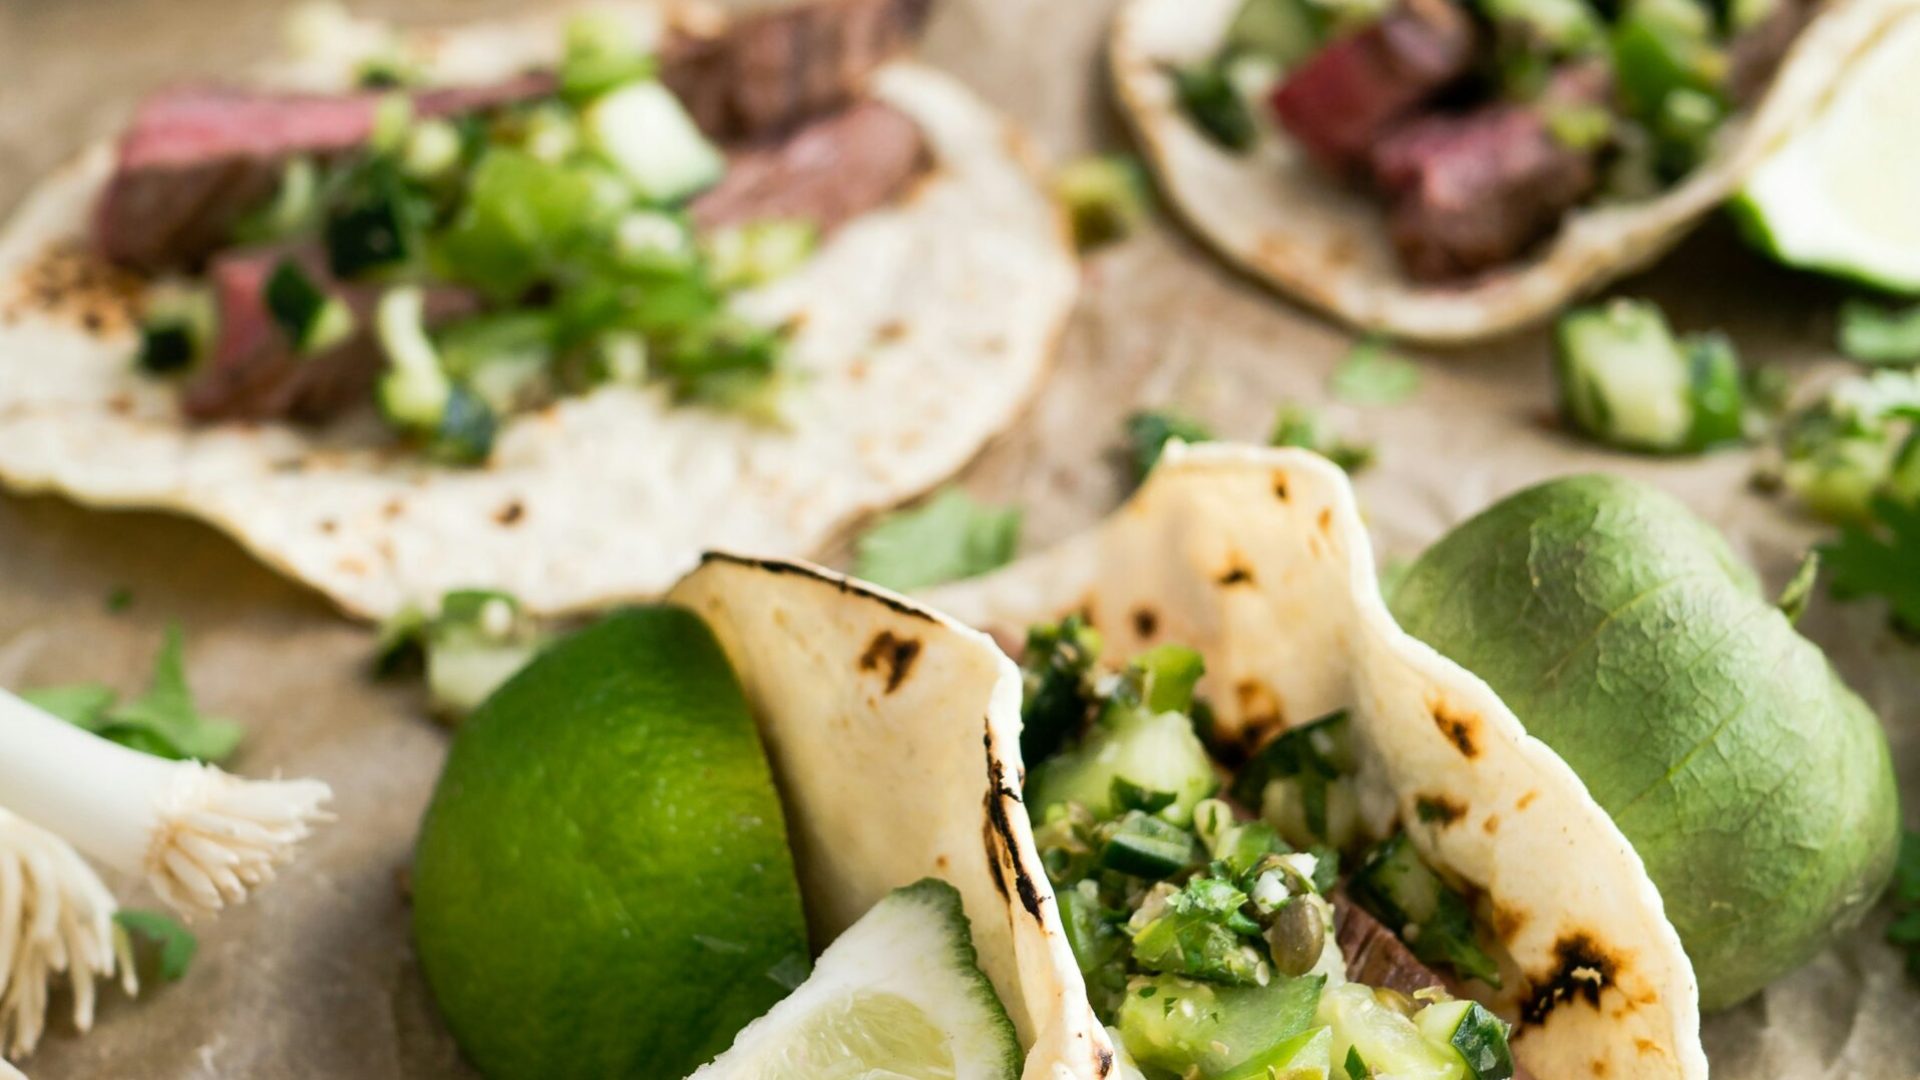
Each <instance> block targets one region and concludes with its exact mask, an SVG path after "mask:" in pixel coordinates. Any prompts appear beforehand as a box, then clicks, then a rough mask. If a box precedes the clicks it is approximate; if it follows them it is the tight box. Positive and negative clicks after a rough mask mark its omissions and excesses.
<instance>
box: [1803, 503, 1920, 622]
mask: <svg viewBox="0 0 1920 1080" xmlns="http://www.w3.org/2000/svg"><path fill="white" fill-rule="evenodd" d="M1870 507H1871V510H1872V521H1870V522H1868V523H1867V524H1864V525H1859V524H1849V525H1844V526H1842V527H1841V530H1840V537H1839V539H1838V540H1836V541H1834V542H1833V543H1831V544H1827V545H1825V546H1823V547H1822V548H1821V549H1820V557H1821V560H1822V561H1823V562H1824V564H1825V565H1826V567H1827V569H1828V572H1829V574H1830V577H1829V579H1828V580H1829V581H1830V582H1831V585H1830V587H1831V588H1832V590H1833V595H1834V596H1835V597H1837V598H1839V599H1841V600H1855V599H1860V598H1863V597H1880V598H1882V599H1885V600H1886V601H1887V603H1888V605H1889V607H1890V608H1891V612H1892V617H1893V624H1894V627H1895V629H1897V630H1899V631H1900V632H1901V633H1902V634H1905V635H1907V636H1910V637H1920V501H1916V502H1908V501H1903V500H1898V499H1891V498H1886V497H1881V498H1876V499H1874V500H1873V501H1872V503H1871V504H1870Z"/></svg>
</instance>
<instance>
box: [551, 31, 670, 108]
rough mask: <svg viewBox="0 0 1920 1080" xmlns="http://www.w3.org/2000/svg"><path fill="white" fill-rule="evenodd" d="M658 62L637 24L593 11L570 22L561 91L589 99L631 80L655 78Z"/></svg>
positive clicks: (562, 66) (563, 62)
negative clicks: (640, 34) (638, 31)
mask: <svg viewBox="0 0 1920 1080" xmlns="http://www.w3.org/2000/svg"><path fill="white" fill-rule="evenodd" d="M655 68H656V65H655V63H654V60H653V57H652V56H651V55H649V54H648V53H647V51H646V49H645V48H644V47H643V42H642V41H641V39H640V36H639V35H638V34H637V33H636V32H635V27H634V26H633V25H632V24H631V23H630V22H629V21H628V20H626V19H622V18H619V17H618V16H616V15H614V14H613V13H611V12H589V13H587V14H584V15H578V16H575V17H574V19H573V20H572V21H571V22H569V23H568V24H567V46H566V56H565V58H564V59H563V60H562V61H561V62H560V92H561V94H562V95H564V96H565V97H566V98H567V99H568V100H569V101H585V100H587V99H589V98H593V97H597V96H599V95H601V94H604V93H606V92H607V91H609V90H612V89H614V88H615V87H618V86H621V85H624V84H626V83H630V82H637V81H640V80H644V79H651V78H653V76H654V73H655Z"/></svg>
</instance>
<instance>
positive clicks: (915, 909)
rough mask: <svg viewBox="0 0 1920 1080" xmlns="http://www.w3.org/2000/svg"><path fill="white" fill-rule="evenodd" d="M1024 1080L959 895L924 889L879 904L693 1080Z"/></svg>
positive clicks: (940, 886)
mask: <svg viewBox="0 0 1920 1080" xmlns="http://www.w3.org/2000/svg"><path fill="white" fill-rule="evenodd" d="M1019 1075H1020V1043H1019V1041H1018V1039H1016V1038H1015V1036H1014V1032H1013V1024H1012V1023H1011V1022H1010V1021H1009V1020H1008V1019H1007V1011H1006V1009H1004V1008H1003V1007H1001V1004H1000V999H999V998H998V997H996V996H994V992H993V985H992V984H991V983H989V982H988V981H987V977H986V976H985V975H982V974H981V973H980V967H979V964H978V962H977V960H976V958H975V956H974V951H973V939H972V937H971V935H970V934H969V933H968V930H967V916H966V913H965V912H964V911H963V910H962V909H961V906H960V894H959V893H957V892H955V891H954V889H953V886H951V885H948V884H947V883H945V882H943V881H935V880H932V879H928V880H926V881H922V882H919V883H918V884H915V885H909V886H907V887H906V888H904V889H898V890H895V891H894V892H892V893H891V894H889V895H888V896H887V897H886V898H885V899H883V900H881V901H880V902H879V903H878V904H875V905H874V907H873V909H872V910H871V911H869V912H867V914H866V915H865V916H864V917H862V918H861V920H860V921H859V922H857V923H855V924H854V925H853V926H852V927H851V928H850V929H848V930H847V932H846V933H844V934H842V935H840V938H839V940H837V941H835V942H834V943H833V944H832V945H831V946H829V947H828V949H827V951H826V952H824V953H822V954H821V955H820V960H819V963H817V964H816V965H815V966H814V970H813V976H812V977H811V978H809V979H808V980H807V981H806V982H805V983H802V984H801V986H800V988H799V989H798V990H795V991H794V992H793V994H792V996H790V997H788V998H787V999H786V1000H785V1001H782V1002H781V1003H780V1004H778V1005H776V1006H774V1008H773V1011H772V1012H770V1013H768V1014H767V1015H765V1016H763V1017H761V1018H760V1019H758V1020H756V1021H754V1022H753V1023H752V1024H749V1025H748V1026H747V1028H746V1030H744V1031H742V1032H741V1033H740V1037H739V1038H738V1039H736V1040H734V1044H733V1048H732V1049H730V1050H728V1051H727V1052H726V1053H725V1054H722V1055H721V1056H720V1057H719V1058H718V1059H717V1060H715V1061H714V1062H713V1064H711V1065H708V1066H707V1067H706V1068H703V1069H701V1070H700V1071H699V1072H697V1073H695V1074H694V1080H1013V1078H1014V1077H1017V1076H1019Z"/></svg>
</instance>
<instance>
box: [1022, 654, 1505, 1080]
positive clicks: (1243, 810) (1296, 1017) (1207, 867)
mask: <svg viewBox="0 0 1920 1080" xmlns="http://www.w3.org/2000/svg"><path fill="white" fill-rule="evenodd" d="M1100 649H1101V640H1100V637H1099V635H1098V633H1097V632H1096V631H1094V630H1093V629H1092V628H1091V627H1089V626H1087V625H1086V624H1085V623H1084V622H1083V621H1082V620H1081V619H1080V618H1079V617H1077V616H1070V617H1068V618H1067V619H1066V620H1064V621H1062V622H1060V623H1058V624H1054V625H1048V626H1041V627H1037V628H1035V629H1034V630H1032V631H1031V632H1030V634H1029V637H1028V641H1027V648H1026V652H1025V659H1024V663H1023V669H1024V674H1025V688H1026V696H1025V706H1024V709H1023V712H1024V716H1023V720H1024V723H1025V731H1024V733H1023V736H1022V743H1023V747H1022V749H1023V753H1024V754H1026V755H1027V760H1029V761H1031V762H1034V764H1033V765H1032V768H1031V771H1030V772H1029V774H1028V777H1027V783H1026V790H1025V796H1026V804H1027V807H1028V811H1029V813H1030V815H1031V816H1032V819H1033V823H1034V841H1035V843H1036V845H1037V847H1038V848H1039V851H1040V855H1041V859H1042V861H1043V863H1044V865H1045V867H1046V871H1047V875H1048V877H1049V879H1050V880H1051V882H1052V884H1053V888H1054V891H1055V894H1056V895H1057V897H1058V898H1059V902H1060V914H1061V922H1062V925H1063V926H1064V928H1065V930H1066V935H1067V940H1068V942H1069V944H1070V945H1071V946H1072V949H1073V954H1074V958H1075V960H1076V961H1077V963H1078V966H1079V968H1080V971H1081V973H1082V975H1083V976H1084V978H1085V980H1086V985H1087V993H1088V997H1089V999H1090V1002H1091V1004H1092V1006H1093V1009H1094V1012H1095V1014H1096V1015H1097V1016H1098V1017H1099V1019H1100V1020H1101V1022H1102V1023H1105V1024H1108V1025H1110V1026H1112V1027H1114V1028H1115V1029H1117V1032H1118V1038H1117V1041H1118V1042H1119V1043H1120V1044H1121V1045H1123V1046H1124V1047H1125V1049H1126V1051H1127V1053H1128V1054H1129V1055H1130V1056H1131V1057H1132V1058H1133V1060H1134V1062H1135V1064H1136V1065H1137V1066H1138V1067H1139V1068H1141V1069H1142V1070H1143V1072H1144V1073H1145V1075H1147V1076H1148V1077H1149V1078H1160V1077H1177V1078H1181V1080H1208V1078H1266V1077H1273V1076H1282V1077H1285V1076H1326V1075H1336V1076H1337V1075H1346V1076H1351V1077H1356V1078H1362V1077H1368V1076H1393V1077H1396V1078H1423V1080H1425V1078H1431V1080H1506V1078H1509V1077H1512V1076H1513V1075H1514V1074H1515V1069H1514V1064H1513V1055H1512V1052H1511V1050H1510V1048H1509V1046H1508V1035H1509V1031H1510V1028H1509V1026H1508V1025H1507V1023H1506V1022H1504V1021H1503V1020H1501V1019H1500V1018H1499V1017H1498V1016H1496V1015H1495V1014H1494V1013H1493V1012H1492V1011H1490V1010H1488V1009H1487V1008H1486V1007H1484V1006H1482V1005H1481V1004H1479V1003H1478V1002H1475V1001H1473V1000H1470V999H1468V998H1467V997H1465V996H1464V992H1463V993H1462V996H1460V997H1456V996H1455V991H1457V990H1461V988H1462V987H1464V986H1465V985H1466V984H1467V983H1469V982H1476V981H1477V982H1480V983H1484V984H1486V985H1487V986H1488V987H1494V988H1497V987H1499V986H1500V985H1501V981H1502V976H1501V964H1500V962H1499V960H1498V959H1496V955H1495V954H1496V953H1497V952H1498V946H1497V945H1494V944H1491V936H1490V935H1486V934H1483V933H1481V932H1480V929H1479V927H1478V926H1477V925H1476V921H1475V915H1474V911H1473V908H1472V907H1471V905H1470V904H1469V903H1468V901H1467V900H1466V899H1465V898H1464V897H1463V896H1461V895H1460V894H1459V893H1457V892H1455V891H1454V890H1453V889H1452V888H1451V887H1449V886H1448V885H1447V884H1446V883H1445V882H1444V881H1443V880H1442V879H1441V877H1440V875H1439V874H1437V873H1435V871H1434V870H1433V869H1431V868H1430V867H1429V866H1428V865H1427V864H1426V863H1425V862H1424V861H1423V860H1422V859H1421V857H1420V855H1419V854H1418V853H1417V852H1416V851H1415V850H1414V848H1413V846H1412V845H1411V844H1410V843H1409V842H1408V840H1407V838H1406V836H1405V834H1404V833H1400V832H1395V833H1393V834H1391V835H1390V836H1387V837H1385V838H1380V839H1370V838H1369V837H1368V836H1367V835H1366V832H1365V829H1364V827H1363V825H1362V821H1361V818H1362V815H1361V812H1360V801H1359V798H1358V795H1357V793H1356V790H1355V786H1354V781H1353V772H1354V770H1355V761H1354V755H1353V750H1352V746H1351V743H1350V736H1349V723H1348V719H1347V715H1346V714H1345V713H1344V712H1339V713H1334V714H1332V715H1329V716H1327V717H1324V718H1322V719H1320V720H1318V721H1315V722H1313V723H1310V724H1307V725H1304V726H1301V727H1298V728H1295V729H1293V730H1290V731H1288V732H1286V733H1284V734H1282V735H1280V736H1278V737H1276V738H1274V739H1272V740H1270V741H1268V742H1267V743H1266V744H1265V745H1264V746H1263V747H1261V748H1260V749H1259V750H1257V751H1256V752H1254V753H1253V754H1252V755H1251V756H1250V757H1247V758H1246V759H1245V760H1244V761H1243V762H1241V763H1240V765H1239V767H1238V769H1237V770H1232V771H1231V773H1230V779H1227V780H1225V781H1224V782H1223V781H1222V780H1221V776H1222V774H1223V773H1227V772H1229V770H1226V769H1225V768H1224V767H1223V766H1221V765H1218V764H1216V761H1215V756H1214V755H1213V754H1210V753H1209V750H1208V747H1207V745H1206V744H1205V743H1204V742H1203V740H1202V738H1201V736H1200V734H1198V731H1203V730H1205V729H1206V726H1207V724H1206V717H1207V716H1208V709H1207V706H1206V703H1205V702H1204V701H1203V700H1198V699H1196V698H1195V697H1194V695H1193V690H1194V685H1195V682H1196V680H1198V678H1199V677H1200V675H1201V672H1202V661H1201V658H1200V655H1199V654H1198V653H1197V652H1194V651H1192V650H1190V649H1187V648H1184V647H1181V646H1178V645H1161V646H1157V647H1155V648H1153V649H1151V650H1149V651H1148V652H1146V653H1144V654H1142V655H1141V656H1139V657H1138V658H1137V659H1136V660H1135V661H1134V662H1133V663H1132V664H1130V665H1128V666H1127V667H1126V668H1125V669H1124V670H1122V671H1119V672H1109V673H1104V674H1102V673H1101V672H1100V671H1099V668H1098V666H1097V664H1098V656H1099V653H1100ZM1434 812H1435V813H1445V812H1447V811H1446V809H1445V808H1436V809H1435V811H1434ZM1329 1070H1331V1072H1329Z"/></svg>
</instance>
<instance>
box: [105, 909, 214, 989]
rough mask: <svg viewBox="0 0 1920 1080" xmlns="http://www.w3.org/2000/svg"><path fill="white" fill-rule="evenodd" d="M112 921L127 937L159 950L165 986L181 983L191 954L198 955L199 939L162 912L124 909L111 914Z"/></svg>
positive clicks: (161, 973) (191, 961) (189, 962)
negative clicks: (145, 942) (140, 940)
mask: <svg viewBox="0 0 1920 1080" xmlns="http://www.w3.org/2000/svg"><path fill="white" fill-rule="evenodd" d="M113 921H114V922H115V923H117V924H119V926H120V928H121V929H122V930H124V931H126V933H128V934H129V935H131V936H133V937H137V938H141V939H144V940H146V941H150V942H152V943H153V944H154V945H155V946H157V947H158V948H159V952H160V977H161V978H162V979H164V980H166V981H167V982H178V981H180V977H181V976H183V975H185V974H186V973H187V967H188V966H189V965H191V964H192V963H193V957H194V954H195V953H197V952H199V951H200V942H199V939H197V938H195V937H194V936H193V932H192V931H191V930H188V929H187V928H186V927H184V926H181V925H180V924H179V923H177V922H175V921H174V920H173V918H172V917H171V916H168V915H165V914H163V913H161V912H158V911H135V910H129V909H124V908H123V909H121V910H120V911H116V912H114V914H113Z"/></svg>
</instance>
